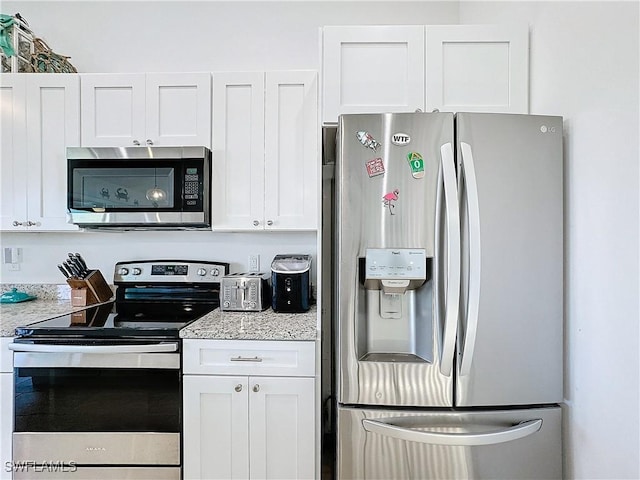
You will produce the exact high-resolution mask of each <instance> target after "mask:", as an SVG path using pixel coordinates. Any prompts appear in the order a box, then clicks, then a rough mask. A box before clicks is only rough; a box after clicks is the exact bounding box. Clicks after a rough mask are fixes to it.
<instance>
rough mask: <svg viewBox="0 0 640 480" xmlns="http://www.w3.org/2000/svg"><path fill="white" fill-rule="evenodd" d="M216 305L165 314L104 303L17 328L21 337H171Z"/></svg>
mask: <svg viewBox="0 0 640 480" xmlns="http://www.w3.org/2000/svg"><path fill="white" fill-rule="evenodd" d="M214 308H215V307H214V306H211V305H208V306H205V305H197V306H190V307H186V308H183V309H181V310H177V309H168V310H167V311H165V312H164V313H163V314H162V315H158V314H157V313H154V314H153V315H149V314H148V313H147V314H145V313H143V311H138V312H137V313H131V312H127V313H126V314H124V313H118V312H116V308H115V304H113V303H110V304H104V305H98V306H95V307H91V308H88V309H86V310H81V311H78V312H74V313H71V314H67V315H61V316H59V317H55V318H51V319H49V320H44V321H42V322H37V323H34V324H32V325H28V326H24V327H18V328H16V331H15V333H16V336H18V337H31V338H34V337H45V336H46V337H73V336H77V337H84V338H98V337H112V338H122V337H149V336H153V337H171V338H177V337H178V336H179V331H180V329H182V328H184V327H186V326H187V325H189V324H190V323H191V322H194V321H195V320H197V319H198V318H200V317H202V316H204V315H206V314H207V313H209V312H210V311H211V310H213V309H214Z"/></svg>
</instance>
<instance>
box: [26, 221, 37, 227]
mask: <svg viewBox="0 0 640 480" xmlns="http://www.w3.org/2000/svg"><path fill="white" fill-rule="evenodd" d="M36 225H38V222H32V221H31V220H28V221H27V227H35V226H36Z"/></svg>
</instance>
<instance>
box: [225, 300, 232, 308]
mask: <svg viewBox="0 0 640 480" xmlns="http://www.w3.org/2000/svg"><path fill="white" fill-rule="evenodd" d="M223 305H224V307H225V308H229V307H230V306H231V302H230V301H228V300H226V301H225V302H224V303H223Z"/></svg>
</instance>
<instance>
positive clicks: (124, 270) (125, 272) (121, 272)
mask: <svg viewBox="0 0 640 480" xmlns="http://www.w3.org/2000/svg"><path fill="white" fill-rule="evenodd" d="M118 275H129V269H128V268H126V267H121V268H120V269H118Z"/></svg>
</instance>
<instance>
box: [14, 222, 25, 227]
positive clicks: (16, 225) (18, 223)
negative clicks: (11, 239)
mask: <svg viewBox="0 0 640 480" xmlns="http://www.w3.org/2000/svg"><path fill="white" fill-rule="evenodd" d="M12 225H13V226H14V227H21V226H22V225H24V223H23V222H19V221H17V220H14V221H13V224H12Z"/></svg>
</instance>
